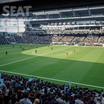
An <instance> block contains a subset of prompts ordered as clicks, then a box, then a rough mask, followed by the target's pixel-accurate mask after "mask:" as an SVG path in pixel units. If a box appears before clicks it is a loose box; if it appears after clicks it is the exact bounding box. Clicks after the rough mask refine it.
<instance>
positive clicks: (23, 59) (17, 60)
mask: <svg viewBox="0 0 104 104" xmlns="http://www.w3.org/2000/svg"><path fill="white" fill-rule="evenodd" d="M32 58H34V57H29V58H24V59H20V60H16V61H13V62H9V63H6V64H1V65H0V66H7V65H10V64H15V63H18V62H22V61H26V60H29V59H32Z"/></svg>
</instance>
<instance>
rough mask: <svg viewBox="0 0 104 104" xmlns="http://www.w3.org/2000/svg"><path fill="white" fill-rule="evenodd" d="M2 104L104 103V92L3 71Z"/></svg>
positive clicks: (0, 85) (0, 97) (0, 80)
mask: <svg viewBox="0 0 104 104" xmlns="http://www.w3.org/2000/svg"><path fill="white" fill-rule="evenodd" d="M0 104H104V92H103V90H101V91H97V90H89V89H88V88H80V87H79V86H75V87H72V86H71V84H70V83H69V84H65V85H58V84H53V83H49V82H48V81H43V80H40V79H37V78H26V77H22V76H19V75H18V76H17V75H10V74H6V73H2V74H0Z"/></svg>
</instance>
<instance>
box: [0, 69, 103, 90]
mask: <svg viewBox="0 0 104 104" xmlns="http://www.w3.org/2000/svg"><path fill="white" fill-rule="evenodd" d="M0 72H4V73H9V74H15V75H21V76H26V77H34V78H40V79H43V80H50V81H56V82H63V83H69V81H66V80H60V79H54V78H48V77H41V76H35V75H28V74H22V73H17V72H11V71H4V70H0ZM70 83H72V84H75V85H80V86H85V87H92V88H98V89H104V87H101V86H95V85H89V84H84V83H77V82H70Z"/></svg>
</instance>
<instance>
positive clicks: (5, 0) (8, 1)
mask: <svg viewBox="0 0 104 104" xmlns="http://www.w3.org/2000/svg"><path fill="white" fill-rule="evenodd" d="M18 1H23V0H0V4H4V3H11V2H18Z"/></svg>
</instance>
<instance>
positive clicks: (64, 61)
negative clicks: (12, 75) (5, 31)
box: [0, 45, 104, 87]
mask: <svg viewBox="0 0 104 104" xmlns="http://www.w3.org/2000/svg"><path fill="white" fill-rule="evenodd" d="M5 51H8V54H7V55H5ZM0 70H1V71H10V72H16V73H22V74H28V75H35V76H40V77H46V78H52V79H57V80H65V81H72V82H77V83H84V84H88V85H94V86H101V87H104V48H101V47H74V46H73V47H72V46H48V45H21V46H20V45H16V46H15V47H13V46H11V45H8V46H7V45H5V46H0Z"/></svg>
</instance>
